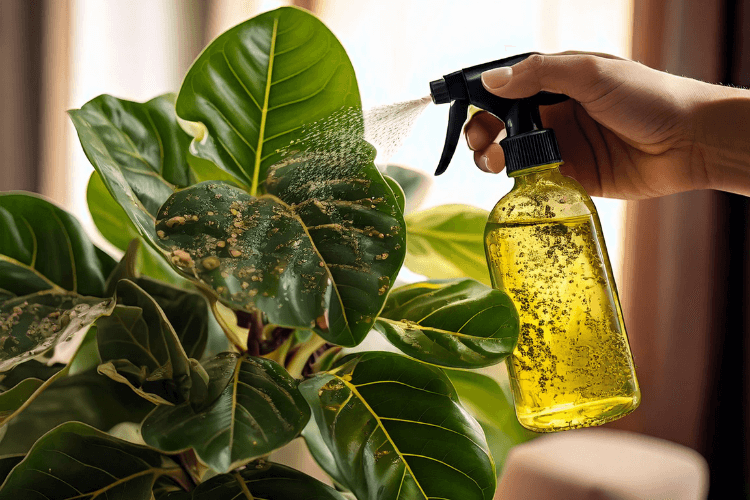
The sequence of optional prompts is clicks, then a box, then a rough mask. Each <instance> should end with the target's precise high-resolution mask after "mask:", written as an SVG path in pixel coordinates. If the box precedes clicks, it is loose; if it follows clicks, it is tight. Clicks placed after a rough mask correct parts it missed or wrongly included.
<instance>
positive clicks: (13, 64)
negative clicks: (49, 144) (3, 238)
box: [0, 0, 44, 191]
mask: <svg viewBox="0 0 750 500" xmlns="http://www.w3.org/2000/svg"><path fill="white" fill-rule="evenodd" d="M43 18H44V5H43V3H41V2H40V3H37V2H27V1H26V0H4V1H2V2H0V67H2V68H3V71H1V72H0V88H1V89H3V90H2V92H0V151H2V158H3V159H2V162H1V163H0V190H3V191H4V190H10V189H26V190H30V191H34V190H36V188H37V186H38V179H39V175H38V170H37V165H38V160H39V143H40V138H41V132H40V128H39V121H40V120H39V118H40V113H41V106H40V95H41V88H42V78H41V61H42V58H41V55H42V46H43V45H42V43H43V40H42V26H43Z"/></svg>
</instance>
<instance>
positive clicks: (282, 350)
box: [262, 333, 294, 366]
mask: <svg viewBox="0 0 750 500" xmlns="http://www.w3.org/2000/svg"><path fill="white" fill-rule="evenodd" d="M292 342H294V334H293V333H292V334H291V335H289V338H288V339H286V340H285V341H284V343H283V344H281V345H280V346H279V348H278V349H276V350H275V351H273V352H269V353H268V354H264V355H263V356H262V357H264V358H266V359H270V360H271V361H276V362H277V363H278V364H280V365H281V366H284V360H285V359H286V355H287V354H288V353H289V348H290V347H292Z"/></svg>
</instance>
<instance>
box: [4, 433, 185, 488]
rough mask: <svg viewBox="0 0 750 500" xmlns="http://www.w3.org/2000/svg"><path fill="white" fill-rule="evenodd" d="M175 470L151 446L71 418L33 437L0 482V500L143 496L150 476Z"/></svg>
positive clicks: (153, 479)
mask: <svg viewBox="0 0 750 500" xmlns="http://www.w3.org/2000/svg"><path fill="white" fill-rule="evenodd" d="M177 471H179V467H176V466H174V467H165V466H164V465H162V457H161V456H160V455H159V454H158V453H157V452H155V451H153V450H149V449H147V448H145V447H141V446H136V445H133V444H130V443H128V442H126V441H121V440H119V439H115V438H113V437H111V436H108V435H107V434H105V433H103V432H100V431H98V430H96V429H94V428H92V427H89V426H87V425H84V424H81V423H77V422H71V423H67V424H63V425H61V426H59V427H57V428H55V429H54V430H52V431H50V432H49V433H47V434H46V435H44V436H43V437H42V438H41V439H39V441H38V442H37V443H36V444H35V445H34V447H33V448H32V449H31V451H30V452H29V454H28V455H27V456H26V458H24V459H23V461H21V462H20V463H19V464H18V465H16V466H15V468H14V469H13V470H12V471H11V473H10V474H9V475H8V477H7V478H6V480H5V482H4V483H3V485H2V486H1V487H0V500H17V499H18V498H28V499H29V500H36V499H55V500H68V499H69V500H73V499H80V500H84V499H85V500H93V499H94V498H112V499H114V498H120V499H125V498H127V499H128V500H140V499H143V500H149V499H150V498H151V488H152V487H153V484H154V481H155V480H156V478H157V477H159V476H161V475H165V474H170V473H175V472H177Z"/></svg>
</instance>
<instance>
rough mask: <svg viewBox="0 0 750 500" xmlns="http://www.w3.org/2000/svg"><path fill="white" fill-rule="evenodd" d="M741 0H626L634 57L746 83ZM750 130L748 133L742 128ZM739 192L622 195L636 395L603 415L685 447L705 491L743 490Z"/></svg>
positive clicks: (746, 20)
mask: <svg viewBox="0 0 750 500" xmlns="http://www.w3.org/2000/svg"><path fill="white" fill-rule="evenodd" d="M743 35H745V36H748V35H750V2H748V1H746V0H670V1H662V0H635V11H634V32H633V59H635V60H638V61H640V62H642V63H644V64H646V65H648V66H651V67H653V68H656V69H660V70H664V71H668V72H670V73H674V74H679V75H683V76H688V77H692V78H697V79H700V80H704V81H708V82H712V83H732V84H740V85H745V86H747V85H748V83H750V82H749V81H748V71H749V70H750V60H749V59H748V56H750V40H748V39H745V38H743ZM749 140H750V139H749ZM748 216H750V205H749V204H748V201H747V200H746V199H745V198H743V197H740V196H737V195H731V194H727V193H720V192H714V191H696V192H690V193H684V194H679V195H673V196H668V197H664V198H657V199H651V200H645V201H638V202H632V203H629V204H628V208H627V215H626V236H625V257H624V270H625V271H624V278H625V279H624V283H623V285H624V286H623V290H622V298H623V312H624V314H625V324H626V325H627V327H628V333H629V337H630V342H631V346H632V349H633V355H634V358H635V362H636V366H637V373H638V377H639V380H640V383H641V389H642V393H643V400H642V403H641V406H640V408H639V409H638V410H636V411H635V412H634V413H633V414H632V415H630V416H628V417H627V418H625V419H622V420H621V421H618V422H616V423H614V424H613V425H612V427H617V428H620V429H626V430H631V431H636V432H642V433H645V434H649V435H652V436H656V437H660V438H664V439H668V440H670V441H674V442H677V443H680V444H683V445H686V446H689V447H691V448H693V449H695V450H697V451H699V452H700V453H701V454H703V455H704V456H705V457H706V458H707V459H708V461H709V465H710V468H711V492H710V498H739V496H738V495H739V494H743V493H744V494H747V492H748V489H747V484H748V483H747V479H746V478H747V477H750V475H749V474H750V468H749V466H750V462H748V459H747V450H748V444H749V443H748V440H747V429H748V423H749V421H748V418H750V412H748V410H747V405H746V404H745V402H746V401H750V384H749V383H748V381H747V367H748V366H750V365H748V361H750V355H748V354H750V341H749V340H746V334H747V332H748V331H750V330H749V329H748V326H750V323H748V320H749V319H750V315H749V314H748V312H746V311H748V310H750V308H749V307H748V306H750V287H748V284H750V265H748V257H749V256H750V239H749V238H748V228H747V220H748Z"/></svg>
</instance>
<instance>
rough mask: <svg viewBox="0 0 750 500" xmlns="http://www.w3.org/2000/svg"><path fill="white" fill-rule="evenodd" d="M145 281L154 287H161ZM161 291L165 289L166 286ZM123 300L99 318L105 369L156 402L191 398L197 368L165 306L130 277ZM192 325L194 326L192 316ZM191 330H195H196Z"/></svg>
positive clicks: (120, 294) (121, 290)
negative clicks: (192, 375)
mask: <svg viewBox="0 0 750 500" xmlns="http://www.w3.org/2000/svg"><path fill="white" fill-rule="evenodd" d="M145 283H148V286H151V287H152V288H156V287H157V286H158V285H157V284H155V283H154V282H148V281H146V282H145ZM157 290H159V292H160V293H164V288H163V287H158V288H157ZM199 298H200V297H199ZM117 301H118V306H117V307H116V308H115V310H114V311H113V312H112V314H111V315H110V316H108V317H105V318H101V319H100V320H99V322H98V323H97V342H98V346H99V356H100V358H101V360H102V362H103V363H104V364H103V365H100V366H99V372H100V373H102V374H104V375H107V376H108V377H110V378H112V379H113V380H116V381H118V382H122V383H124V384H127V385H129V386H130V387H132V388H133V390H135V391H136V392H137V393H138V394H139V395H140V396H142V397H144V398H146V399H148V400H149V401H151V402H153V403H156V404H180V403H183V402H185V401H187V400H188V399H189V397H190V390H191V387H192V380H191V374H192V371H191V368H192V367H191V364H190V362H189V358H188V356H187V354H186V353H185V350H184V348H183V346H182V344H181V343H180V340H181V339H180V338H179V337H178V336H177V334H176V333H175V331H174V328H173V327H172V325H171V324H170V322H169V320H168V319H167V316H166V315H165V314H164V311H163V310H162V308H161V307H159V304H158V303H157V301H156V300H154V298H153V297H152V296H150V295H149V294H148V293H146V292H145V291H144V290H143V289H142V288H141V287H139V286H138V285H136V284H135V283H134V282H132V281H130V280H121V281H120V282H119V283H118V284H117ZM173 312H176V311H173ZM183 314H184V313H183ZM186 316H187V315H186ZM186 325H187V326H190V323H189V321H188V322H187V323H186ZM181 326H183V327H184V326H185V325H181ZM204 326H205V325H204ZM185 333H186V334H187V335H193V332H190V331H188V332H185ZM203 344H204V345H205V340H204V341H203ZM206 378H207V377H206Z"/></svg>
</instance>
